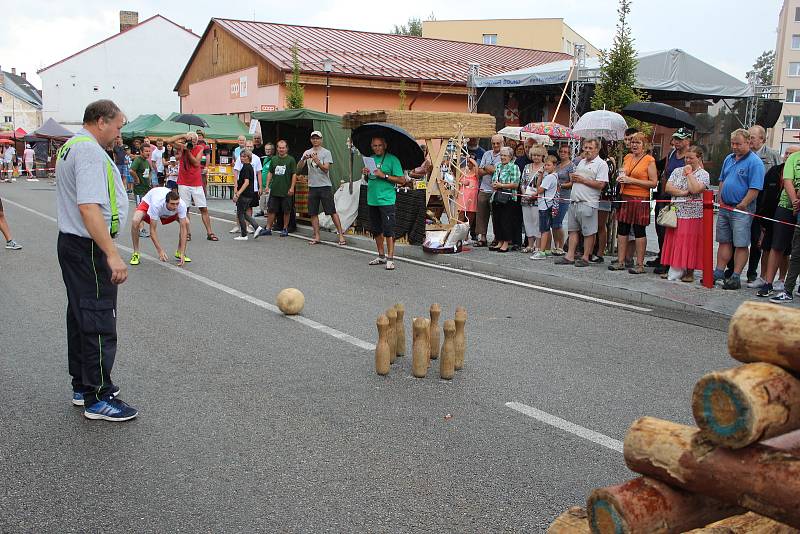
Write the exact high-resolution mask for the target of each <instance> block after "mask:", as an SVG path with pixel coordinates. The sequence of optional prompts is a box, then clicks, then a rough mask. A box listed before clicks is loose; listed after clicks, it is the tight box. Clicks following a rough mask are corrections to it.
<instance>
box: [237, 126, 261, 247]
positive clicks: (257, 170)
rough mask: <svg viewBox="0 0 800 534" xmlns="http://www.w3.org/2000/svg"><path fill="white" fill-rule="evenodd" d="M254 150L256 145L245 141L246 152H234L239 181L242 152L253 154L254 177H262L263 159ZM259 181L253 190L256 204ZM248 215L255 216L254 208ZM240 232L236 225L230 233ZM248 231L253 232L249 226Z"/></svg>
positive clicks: (249, 209)
mask: <svg viewBox="0 0 800 534" xmlns="http://www.w3.org/2000/svg"><path fill="white" fill-rule="evenodd" d="M240 141H241V137H240ZM236 148H237V149H238V148H239V147H236ZM253 148H254V145H253V142H252V141H245V145H244V150H239V151H238V154H236V152H237V151H236V150H234V153H235V154H236V163H234V165H233V175H234V176H236V179H237V180H238V179H239V171H240V170H242V152H244V151H245V150H249V151H250V154H251V157H252V161H251V162H250V164H251V165H252V166H253V176H255V177H256V178H258V177H259V176H261V167H262V165H261V158H259V157H258V156H256V155H255V154H253ZM259 181H260V180H258V179H256V180H255V182H253V190H254V191H255V192H256V196H255V201H256V202H257V201H258V184H259ZM247 214H248V215H250V216H251V217H252V216H253V207H252V206H251V207H250V208H248V210H247ZM239 231H240V229H239V225H238V224H236V226H234V227H233V228H232V229H231V230H230V232H229V233H231V234H235V233H237V232H239ZM247 231H248V232H252V231H253V228H252V227H251V226H249V225H248V227H247Z"/></svg>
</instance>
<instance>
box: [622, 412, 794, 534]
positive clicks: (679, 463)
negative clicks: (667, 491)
mask: <svg viewBox="0 0 800 534" xmlns="http://www.w3.org/2000/svg"><path fill="white" fill-rule="evenodd" d="M699 434H700V430H699V429H697V428H694V427H690V426H684V425H679V424H677V423H672V422H669V421H663V420H660V419H655V418H653V417H642V418H641V419H638V420H637V421H635V422H634V423H633V424H632V425H631V427H630V429H629V430H628V433H627V435H626V436H625V448H624V454H625V463H626V464H627V465H628V468H630V469H631V470H632V471H635V472H637V473H640V474H642V475H646V476H650V477H653V478H656V479H658V480H660V481H662V482H665V483H667V484H669V485H670V486H675V487H678V488H682V489H685V490H688V491H691V492H694V493H699V494H702V495H706V496H708V497H712V498H715V499H717V500H720V501H723V502H726V503H729V504H734V505H738V506H742V507H743V508H746V509H748V510H752V511H754V512H756V513H759V514H761V515H765V516H767V517H771V518H772V519H775V520H777V521H781V522H783V523H787V524H789V525H791V526H793V527H798V528H800V433H796V434H797V435H796V436H794V439H789V438H786V437H785V436H782V437H781V438H784V439H783V442H782V443H780V446H775V445H774V444H773V445H772V446H770V445H765V444H763V443H759V444H755V445H751V446H749V447H746V448H744V449H738V450H730V449H725V448H722V447H715V446H714V445H712V444H710V443H709V442H707V441H704V440H702V438H701V437H700V435H699Z"/></svg>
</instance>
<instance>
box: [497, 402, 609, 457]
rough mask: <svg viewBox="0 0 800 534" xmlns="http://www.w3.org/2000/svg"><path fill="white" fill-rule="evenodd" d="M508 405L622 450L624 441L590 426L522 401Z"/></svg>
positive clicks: (563, 428) (537, 418)
mask: <svg viewBox="0 0 800 534" xmlns="http://www.w3.org/2000/svg"><path fill="white" fill-rule="evenodd" d="M506 406H508V407H509V408H511V409H512V410H515V411H517V412H519V413H521V414H524V415H527V416H528V417H532V418H534V419H536V420H537V421H541V422H542V423H547V424H548V425H550V426H554V427H556V428H560V429H561V430H564V431H566V432H569V433H570V434H574V435H576V436H578V437H580V438H583V439H586V440H589V441H591V442H593V443H597V444H598V445H602V446H603V447H606V448H607V449H611V450H612V451H617V452H622V442H621V441H619V440H616V439H614V438H610V437H608V436H606V435H605V434H601V433H599V432H595V431H594V430H589V429H588V428H585V427H582V426H580V425H576V424H575V423H570V422H569V421H567V420H566V419H561V418H560V417H556V416H555V415H551V414H549V413H547V412H543V411H541V410H537V409H536V408H533V407H531V406H528V405H527V404H522V403H521V402H507V403H506Z"/></svg>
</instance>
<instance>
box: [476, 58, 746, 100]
mask: <svg viewBox="0 0 800 534" xmlns="http://www.w3.org/2000/svg"><path fill="white" fill-rule="evenodd" d="M637 59H638V60H639V64H638V66H637V68H636V81H637V84H636V85H637V87H638V88H639V89H644V90H646V91H651V92H655V91H658V92H664V93H671V94H673V95H674V96H675V97H676V98H685V99H702V98H747V97H749V96H751V95H752V91H751V89H750V86H749V85H748V84H746V83H745V82H742V81H740V80H738V79H736V78H734V77H733V76H731V75H730V74H727V73H725V72H723V71H721V70H719V69H718V68H716V67H713V66H711V65H709V64H708V63H705V62H703V61H700V60H699V59H697V58H696V57H694V56H692V55H689V54H687V53H686V52H684V51H683V50H680V49H677V48H674V49H672V50H664V51H661V52H651V53H645V54H641V55H639V57H638V58H637ZM571 66H572V60H561V61H555V62H552V63H546V64H544V65H539V66H537V67H531V68H527V69H521V70H515V71H511V72H505V73H502V74H498V75H496V76H486V77H479V78H477V79H476V81H475V84H476V86H477V87H506V88H511V87H525V86H536V85H561V84H563V83H565V82H566V81H567V77H568V76H569V72H570V67H571ZM599 70H600V61H599V60H598V59H597V58H587V60H586V72H585V74H586V76H587V77H588V78H589V80H591V81H593V80H595V79H596V77H597V75H598V73H599ZM572 79H573V80H574V79H575V74H574V73H573V75H572Z"/></svg>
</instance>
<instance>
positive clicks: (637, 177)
mask: <svg viewBox="0 0 800 534" xmlns="http://www.w3.org/2000/svg"><path fill="white" fill-rule="evenodd" d="M646 144H647V136H645V135H644V134H643V133H641V132H637V133H636V134H634V135H633V137H631V140H630V149H631V152H630V154H628V155H626V156H625V159H624V160H623V163H622V169H621V170H620V173H619V177H618V178H617V181H618V182H619V183H620V184H622V185H621V186H620V193H621V195H622V199H621V200H623V201H624V202H622V203H621V204H619V206H620V207H619V209H618V210H617V247H618V248H619V253H618V255H617V261H615V262H614V263H612V264H611V265H609V266H608V269H609V270H610V271H622V270H623V269H625V258H626V257H627V251H628V234H630V233H631V231H633V235H634V237H635V238H636V265H635V266H633V267H631V268H630V269H628V272H629V273H631V274H643V273H644V272H645V271H644V253H645V251H646V250H647V225H648V224H650V190H651V189H653V188H654V187H655V186H656V185H658V171H656V160H655V158H653V156H651V155H650V154H648V153H647V149H646V148H647V147H646Z"/></svg>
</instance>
